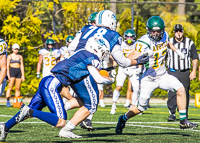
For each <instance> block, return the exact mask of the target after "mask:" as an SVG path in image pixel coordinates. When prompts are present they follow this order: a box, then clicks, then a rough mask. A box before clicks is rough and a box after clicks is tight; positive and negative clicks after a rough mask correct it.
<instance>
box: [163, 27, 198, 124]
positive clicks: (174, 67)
mask: <svg viewBox="0 0 200 143" xmlns="http://www.w3.org/2000/svg"><path fill="white" fill-rule="evenodd" d="M174 36H175V37H173V38H170V42H171V43H172V44H173V45H174V46H175V47H176V48H177V49H179V50H180V51H181V52H182V53H184V54H185V59H183V60H181V59H180V58H179V56H178V54H177V53H176V52H174V51H172V50H171V49H168V62H167V63H168V70H167V72H168V73H169V74H170V75H173V76H175V77H177V79H178V80H179V81H180V82H181V83H182V84H183V86H184V87H185V91H186V99H187V102H186V118H188V107H189V101H190V94H189V89H190V80H193V79H195V78H196V69H197V64H198V55H197V51H196V47H195V45H194V42H193V41H192V40H191V39H189V38H187V37H184V36H183V26H182V25H180V24H176V25H175V26H174ZM191 59H192V65H193V68H192V72H191V73H190V66H191ZM167 106H168V108H169V113H170V116H169V118H168V121H175V120H176V116H175V113H176V107H177V102H176V93H175V92H172V91H169V92H168V101H167Z"/></svg>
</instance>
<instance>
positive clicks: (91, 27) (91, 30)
mask: <svg viewBox="0 0 200 143" xmlns="http://www.w3.org/2000/svg"><path fill="white" fill-rule="evenodd" d="M97 28H98V27H95V26H90V27H89V29H90V30H89V31H88V32H87V33H86V34H85V35H84V36H83V37H82V39H84V40H85V39H87V38H88V37H89V36H90V35H91V34H92V32H94V30H96V29H97ZM106 32H107V30H106V29H104V28H99V30H97V32H96V34H94V36H99V37H103V35H105V34H106Z"/></svg>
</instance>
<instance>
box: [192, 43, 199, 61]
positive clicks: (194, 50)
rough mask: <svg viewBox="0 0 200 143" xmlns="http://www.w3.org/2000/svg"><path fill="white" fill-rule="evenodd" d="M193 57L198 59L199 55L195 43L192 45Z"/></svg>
mask: <svg viewBox="0 0 200 143" xmlns="http://www.w3.org/2000/svg"><path fill="white" fill-rule="evenodd" d="M190 52H191V58H192V60H195V59H198V55H197V50H196V46H195V45H194V43H193V44H192V46H191V51H190Z"/></svg>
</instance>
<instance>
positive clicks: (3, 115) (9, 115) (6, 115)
mask: <svg viewBox="0 0 200 143" xmlns="http://www.w3.org/2000/svg"><path fill="white" fill-rule="evenodd" d="M0 116H1V117H13V116H12V115H0Z"/></svg>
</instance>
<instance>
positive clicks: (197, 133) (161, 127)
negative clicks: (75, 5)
mask: <svg viewBox="0 0 200 143" xmlns="http://www.w3.org/2000/svg"><path fill="white" fill-rule="evenodd" d="M151 107H152V108H150V109H148V110H147V111H145V112H144V114H143V115H138V116H136V117H134V118H131V119H130V120H128V122H127V124H126V127H125V128H124V130H123V134H122V135H116V134H115V126H116V123H117V120H118V117H119V116H120V115H122V114H124V113H125V112H126V111H127V109H126V108H124V107H123V106H122V105H118V106H117V112H116V114H115V115H110V108H111V105H110V106H109V105H107V106H106V107H105V108H101V107H99V108H98V111H97V112H96V113H95V114H94V117H93V126H94V127H95V128H96V130H95V131H93V132H88V131H87V130H85V129H81V128H80V126H77V127H76V129H75V130H74V133H75V134H77V135H81V136H83V138H81V139H66V138H60V137H58V133H59V130H60V129H58V128H52V126H51V125H49V124H46V123H30V122H42V121H40V120H38V119H28V120H25V121H24V122H23V123H20V124H18V125H16V126H15V127H13V128H12V129H11V130H10V131H9V134H8V136H7V139H6V141H7V142H81V143H82V142H101V143H105V142H127V143H130V142H137V143H143V142H145V143H147V142H148V143H149V142H150V143H151V142H152V143H165V142H166V143H169V142H170V143H172V142H173V143H179V142H180V143H183V142H184V143H185V142H187V143H198V142H200V127H198V128H196V129H193V130H180V129H179V121H176V122H172V123H168V122H167V118H168V116H169V113H168V109H167V107H166V105H151ZM18 111H19V109H17V108H7V107H5V106H4V105H0V115H14V114H15V113H16V112H18ZM43 111H48V109H47V108H45V109H44V110H43ZM75 111H76V110H75V109H74V110H71V111H68V112H67V114H68V119H70V118H71V117H72V116H73V114H74V113H75ZM176 117H177V119H179V114H178V113H177V115H176ZM9 119H10V117H5V116H0V122H6V121H7V120H9ZM189 120H190V121H192V122H197V123H200V108H196V107H194V106H193V105H192V106H191V107H190V110H189ZM25 122H29V123H25ZM136 122H137V123H136ZM159 122H160V123H159Z"/></svg>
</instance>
